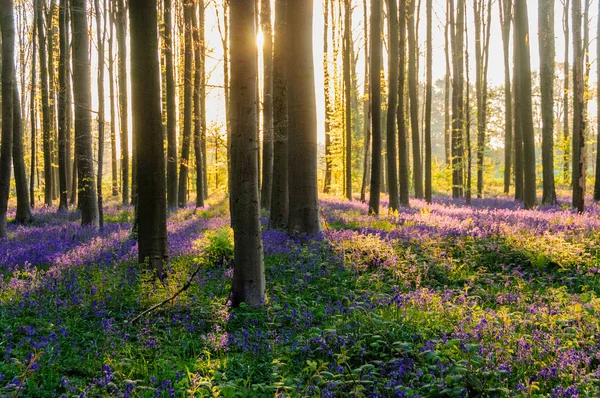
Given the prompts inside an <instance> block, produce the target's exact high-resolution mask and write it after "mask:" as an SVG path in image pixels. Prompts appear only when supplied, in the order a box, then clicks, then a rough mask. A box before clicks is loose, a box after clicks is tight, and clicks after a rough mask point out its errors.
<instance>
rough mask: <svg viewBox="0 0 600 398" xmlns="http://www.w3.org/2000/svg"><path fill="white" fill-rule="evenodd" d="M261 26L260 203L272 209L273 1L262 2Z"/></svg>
mask: <svg viewBox="0 0 600 398" xmlns="http://www.w3.org/2000/svg"><path fill="white" fill-rule="evenodd" d="M260 7H261V10H260V25H261V28H262V34H263V38H264V40H263V65H264V67H263V156H262V161H263V167H262V186H261V195H260V203H261V207H262V208H264V209H267V210H268V209H270V208H271V190H272V187H273V33H272V26H271V1H270V0H261V2H260Z"/></svg>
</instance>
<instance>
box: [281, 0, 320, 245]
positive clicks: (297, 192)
mask: <svg viewBox="0 0 600 398" xmlns="http://www.w3.org/2000/svg"><path fill="white" fill-rule="evenodd" d="M287 6H288V9H287V12H288V20H287V28H288V29H289V32H293V34H291V35H290V36H289V38H288V46H287V52H288V57H287V61H288V63H287V73H288V117H289V124H288V128H289V130H288V133H289V134H288V142H289V146H290V148H294V150H293V151H289V158H288V159H289V163H288V164H289V220H288V229H289V231H290V232H292V233H302V234H308V235H314V234H317V233H318V232H319V231H320V230H321V225H320V221H319V202H318V192H317V105H316V100H315V85H314V76H315V71H314V64H313V51H312V38H313V37H312V32H313V31H312V27H313V3H312V2H310V1H290V2H288V5H287Z"/></svg>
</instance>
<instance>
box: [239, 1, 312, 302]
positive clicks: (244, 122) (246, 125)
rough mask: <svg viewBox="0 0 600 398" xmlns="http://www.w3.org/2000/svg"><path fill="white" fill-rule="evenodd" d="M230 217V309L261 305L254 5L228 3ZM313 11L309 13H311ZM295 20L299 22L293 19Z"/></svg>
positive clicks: (261, 279) (252, 3) (261, 262)
mask: <svg viewBox="0 0 600 398" xmlns="http://www.w3.org/2000/svg"><path fill="white" fill-rule="evenodd" d="M230 10H231V105H232V107H231V109H232V110H235V111H234V112H232V113H231V115H230V116H231V171H232V176H231V179H232V184H231V187H230V189H231V197H232V200H231V204H232V207H231V216H232V218H233V219H235V221H234V222H233V226H234V230H233V232H234V268H233V281H232V286H231V301H232V304H233V305H234V306H238V305H239V304H240V303H242V302H244V303H246V304H248V305H249V306H260V305H263V304H264V294H265V273H264V263H263V246H262V238H261V232H260V204H259V199H258V189H259V184H258V131H257V122H256V121H257V116H258V115H257V112H256V111H257V108H256V101H257V96H256V93H257V86H256V76H257V73H258V65H257V57H256V55H257V48H256V39H255V37H256V34H255V28H254V13H255V7H254V0H237V1H234V2H232V3H231V6H230ZM311 11H312V10H311ZM297 17H299V16H298V15H297Z"/></svg>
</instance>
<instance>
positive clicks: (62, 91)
mask: <svg viewBox="0 0 600 398" xmlns="http://www.w3.org/2000/svg"><path fill="white" fill-rule="evenodd" d="M68 12H69V8H68V2H67V1H66V0H61V1H60V14H59V18H58V25H59V49H60V56H59V60H58V179H59V204H58V211H59V212H64V211H67V208H68V189H67V129H68V128H69V126H68V125H67V107H68V106H71V104H69V103H67V78H68V77H67V68H66V64H67V62H69V61H68V60H69V55H70V54H69V43H68V40H69V39H68V36H67V24H68V22H67V18H66V15H67V13H68Z"/></svg>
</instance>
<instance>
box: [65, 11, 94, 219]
mask: <svg viewBox="0 0 600 398" xmlns="http://www.w3.org/2000/svg"><path fill="white" fill-rule="evenodd" d="M71 24H72V25H73V100H74V102H75V153H76V154H77V172H78V174H79V178H78V186H77V190H78V203H79V208H80V209H81V224H82V225H93V226H98V222H99V220H98V202H97V196H96V186H95V182H94V157H93V155H92V131H91V121H92V115H91V109H92V106H91V105H92V93H91V82H90V63H89V59H88V53H89V36H88V25H87V2H86V1H85V0H71Z"/></svg>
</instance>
